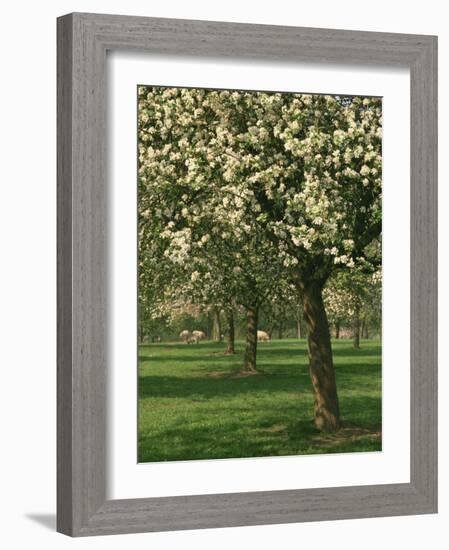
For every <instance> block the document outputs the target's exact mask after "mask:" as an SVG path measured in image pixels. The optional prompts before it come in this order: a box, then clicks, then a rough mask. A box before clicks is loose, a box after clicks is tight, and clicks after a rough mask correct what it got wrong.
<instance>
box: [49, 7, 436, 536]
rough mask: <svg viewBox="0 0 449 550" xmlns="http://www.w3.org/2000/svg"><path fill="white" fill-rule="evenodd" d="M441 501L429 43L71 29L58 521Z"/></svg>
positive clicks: (427, 505) (236, 519) (140, 24)
mask: <svg viewBox="0 0 449 550" xmlns="http://www.w3.org/2000/svg"><path fill="white" fill-rule="evenodd" d="M436 511H437V39H436V37H433V36H422V35H404V34H387V33H372V32H359V31H344V30H327V29H309V28H298V27H276V26H267V25H249V24H235V23H232V24H231V23H215V22H206V21H187V20H175V19H156V18H144V17H129V16H118V15H99V14H81V13H74V14H69V15H66V16H63V17H61V18H59V19H58V510H57V528H58V531H60V532H62V533H65V534H68V535H71V536H88V535H101V534H117V533H132V532H144V531H166V530H180V529H198V528H214V527H231V526H243V525H262V524H275V523H289V522H302V521H317V520H331V519H346V518H363V517H376V516H393V515H405V514H425V513H435V512H436Z"/></svg>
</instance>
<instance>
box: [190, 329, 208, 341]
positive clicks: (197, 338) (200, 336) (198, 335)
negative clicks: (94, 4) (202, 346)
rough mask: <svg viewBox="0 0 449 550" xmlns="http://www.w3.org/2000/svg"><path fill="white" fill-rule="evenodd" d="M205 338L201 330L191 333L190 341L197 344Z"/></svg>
mask: <svg viewBox="0 0 449 550" xmlns="http://www.w3.org/2000/svg"><path fill="white" fill-rule="evenodd" d="M205 338H206V334H205V333H204V332H203V331H202V330H194V331H192V339H193V341H194V342H195V343H196V344H198V343H199V341H200V340H204V339H205Z"/></svg>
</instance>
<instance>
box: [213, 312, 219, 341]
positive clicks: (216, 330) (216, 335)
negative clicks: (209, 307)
mask: <svg viewBox="0 0 449 550" xmlns="http://www.w3.org/2000/svg"><path fill="white" fill-rule="evenodd" d="M212 333H213V340H214V342H221V319H220V310H219V309H218V308H214V312H213V328H212Z"/></svg>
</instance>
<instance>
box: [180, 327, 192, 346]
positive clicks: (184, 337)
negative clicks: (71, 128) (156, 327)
mask: <svg viewBox="0 0 449 550" xmlns="http://www.w3.org/2000/svg"><path fill="white" fill-rule="evenodd" d="M179 337H180V338H181V340H182V341H183V342H184V344H188V343H189V340H190V338H191V334H190V330H183V331H182V332H180V333H179Z"/></svg>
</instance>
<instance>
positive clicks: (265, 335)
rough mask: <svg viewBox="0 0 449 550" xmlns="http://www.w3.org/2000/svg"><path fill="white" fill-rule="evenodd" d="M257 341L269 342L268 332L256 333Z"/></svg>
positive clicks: (259, 331)
mask: <svg viewBox="0 0 449 550" xmlns="http://www.w3.org/2000/svg"><path fill="white" fill-rule="evenodd" d="M257 339H258V340H260V341H261V342H268V341H269V340H271V338H270V335H269V334H268V332H265V331H264V330H258V331H257Z"/></svg>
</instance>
